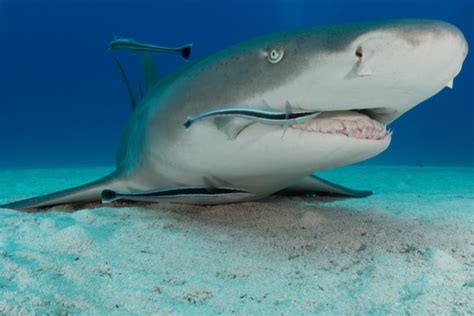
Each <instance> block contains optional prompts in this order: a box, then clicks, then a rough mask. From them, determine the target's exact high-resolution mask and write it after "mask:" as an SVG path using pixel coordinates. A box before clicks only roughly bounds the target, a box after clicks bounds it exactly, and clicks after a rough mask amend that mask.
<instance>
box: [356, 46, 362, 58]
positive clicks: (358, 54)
mask: <svg viewBox="0 0 474 316" xmlns="http://www.w3.org/2000/svg"><path fill="white" fill-rule="evenodd" d="M356 56H357V57H359V58H362V48H360V47H359V48H357V50H356Z"/></svg>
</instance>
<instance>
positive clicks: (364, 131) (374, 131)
mask: <svg viewBox="0 0 474 316" xmlns="http://www.w3.org/2000/svg"><path fill="white" fill-rule="evenodd" d="M377 124H378V123H377ZM371 125H373V124H371ZM379 125H380V127H381V128H378V127H375V126H370V125H369V126H366V127H362V128H351V129H348V128H347V127H345V128H343V129H337V128H334V129H330V128H327V126H326V127H324V128H321V126H319V125H318V124H313V125H304V124H303V125H293V126H292V128H294V129H299V130H302V131H307V132H315V133H321V134H330V135H344V136H347V137H350V138H357V139H367V140H381V139H384V138H386V137H387V136H389V135H392V131H390V130H387V129H386V126H385V125H381V124H379Z"/></svg>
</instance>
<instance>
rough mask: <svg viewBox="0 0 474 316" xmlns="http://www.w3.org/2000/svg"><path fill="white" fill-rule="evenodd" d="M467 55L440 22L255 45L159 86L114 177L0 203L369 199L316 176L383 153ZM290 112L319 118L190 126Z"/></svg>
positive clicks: (126, 140)
mask: <svg viewBox="0 0 474 316" xmlns="http://www.w3.org/2000/svg"><path fill="white" fill-rule="evenodd" d="M467 52H468V45H467V42H466V40H465V38H464V36H463V34H462V33H461V31H460V30H458V29H457V28H456V27H455V26H453V25H451V24H448V23H446V22H442V21H434V20H391V21H375V22H365V23H356V24H343V25H329V26H322V27H316V28H309V29H299V30H290V31H285V32H280V33H273V34H269V35H264V36H261V37H258V38H255V39H251V40H249V41H246V42H242V43H240V44H237V45H235V46H232V47H229V48H227V49H224V50H222V51H219V52H216V53H214V54H211V55H209V56H207V57H204V58H202V59H199V60H196V61H192V62H189V63H187V64H185V65H183V66H182V67H181V68H179V69H177V70H175V71H174V72H172V73H170V74H168V75H166V76H164V77H162V78H160V79H159V80H158V82H156V83H155V84H153V85H152V87H150V88H149V89H148V91H147V93H146V95H145V96H144V98H143V99H142V100H141V101H140V102H139V103H138V104H137V105H136V107H135V109H134V110H133V112H132V114H131V116H130V118H129V120H128V122H127V123H126V126H125V128H124V130H123V133H122V137H121V141H120V146H119V150H118V155H117V167H116V171H114V172H113V173H112V174H110V175H108V176H106V177H104V178H102V179H99V180H97V181H95V182H93V183H90V184H85V185H83V186H80V187H76V188H72V189H68V190H65V191H61V192H57V193H53V194H49V195H45V196H40V197H36V198H32V199H27V200H23V201H19V202H13V203H9V204H6V205H3V206H2V207H4V208H16V209H19V208H38V207H44V206H50V205H57V204H64V203H74V202H87V201H100V200H101V194H102V192H104V190H105V192H106V195H107V198H105V199H104V201H106V202H109V201H112V200H114V199H116V198H117V197H120V198H122V199H127V197H130V199H133V200H140V197H143V200H145V201H155V202H156V201H158V202H159V201H162V198H163V197H164V196H166V201H171V202H177V203H199V204H218V203H233V202H240V201H247V200H255V199H261V198H264V197H267V196H269V195H271V194H274V193H277V192H285V190H286V192H301V191H302V190H303V191H305V192H308V193H311V192H312V191H314V192H329V193H331V192H333V193H338V194H345V195H348V196H361V197H362V196H367V195H368V194H370V192H367V191H355V190H350V189H347V188H344V187H342V186H339V185H335V184H331V183H329V182H327V181H324V180H322V179H319V178H317V177H315V176H312V174H313V173H315V172H318V171H321V170H326V169H332V168H337V167H341V166H346V165H349V164H354V163H357V162H360V161H363V160H366V159H369V158H371V157H373V156H375V155H377V154H379V153H381V152H382V151H384V150H385V149H386V148H387V147H388V146H389V144H390V141H391V133H390V132H389V131H387V130H386V125H387V124H389V123H391V122H393V121H394V120H396V119H397V118H399V117H400V116H401V115H402V114H404V113H405V112H407V111H408V110H410V109H411V108H413V107H414V106H416V105H417V104H419V103H420V102H422V101H424V100H426V99H428V98H430V97H432V96H433V95H435V94H437V93H438V92H439V91H440V90H442V89H443V88H444V87H445V86H449V85H452V81H453V79H454V78H455V77H456V75H457V74H458V73H459V72H460V70H461V67H462V64H463V61H464V59H465V57H466V55H467ZM288 105H291V109H292V111H294V113H297V112H312V113H319V114H318V115H317V116H316V117H314V118H312V119H311V120H305V121H304V122H299V123H297V124H294V125H288V124H285V123H284V122H282V124H281V125H279V124H265V122H261V121H252V120H251V119H246V118H245V117H244V118H242V117H232V116H231V117H225V118H222V117H208V118H206V119H202V120H199V121H196V122H195V123H194V124H193V125H192V127H190V128H185V127H184V126H183V124H184V123H185V122H186V120H187V119H188V118H189V117H203V116H202V115H203V113H209V112H211V113H212V112H213V111H227V112H226V113H233V112H232V110H233V109H236V108H237V109H244V110H245V109H247V110H248V111H249V112H251V111H260V112H262V111H263V112H265V113H267V112H274V113H285V111H287V110H288ZM260 112H259V113H260ZM218 113H220V112H218ZM200 115H201V116H200ZM233 192H235V196H234V195H233ZM224 195H225V196H224ZM109 197H113V199H112V198H109Z"/></svg>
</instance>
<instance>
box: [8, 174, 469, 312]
mask: <svg viewBox="0 0 474 316" xmlns="http://www.w3.org/2000/svg"><path fill="white" fill-rule="evenodd" d="M109 170H110V168H69V169H34V170H33V169H23V170H1V171H0V203H1V202H7V201H11V200H16V199H19V198H25V197H30V196H33V195H36V194H43V193H47V192H50V191H54V190H58V189H62V188H65V187H68V186H71V185H76V184H80V183H84V182H87V181H89V180H93V179H95V178H96V177H100V176H102V175H104V174H106V173H107V172H108V171H109ZM319 175H321V176H322V177H323V178H326V179H328V180H331V181H334V182H337V183H340V184H343V185H347V186H350V187H353V188H359V189H371V190H373V191H374V195H373V196H371V197H368V198H364V199H334V198H308V197H289V198H288V197H271V198H268V199H266V200H264V201H259V202H252V203H243V204H232V205H223V206H212V207H211V206H208V207H203V206H185V205H160V204H150V205H143V204H115V205H113V206H102V205H100V204H94V205H85V206H84V209H80V210H76V209H75V207H74V206H71V205H65V206H58V207H54V208H52V209H50V210H48V211H47V212H43V213H25V212H18V211H13V210H6V209H0V314H31V313H33V312H35V313H37V314H45V313H50V314H70V313H71V314H77V313H87V314H102V315H104V314H110V313H115V314H157V315H164V314H178V315H189V314H231V313H237V314H254V315H260V314H272V315H274V314H284V315H293V314H312V313H318V314H387V313H388V314H413V315H423V314H437V315H440V314H472V313H473V312H474V168H434V167H424V168H422V167H403V166H399V167H398V166H397V167H395V166H393V167H374V166H355V167H348V168H343V169H339V170H334V171H330V172H325V173H322V174H319ZM73 210H74V212H71V211H73Z"/></svg>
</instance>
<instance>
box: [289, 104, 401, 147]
mask: <svg viewBox="0 0 474 316" xmlns="http://www.w3.org/2000/svg"><path fill="white" fill-rule="evenodd" d="M291 128H293V129H296V130H301V131H304V132H313V133H322V134H330V135H340V136H346V137H350V138H356V139H367V140H383V139H385V138H387V137H389V136H390V135H391V133H392V132H391V131H390V130H387V126H386V125H385V124H383V123H380V122H379V121H377V120H375V119H372V118H370V117H369V116H368V115H366V114H363V113H360V112H358V111H331V112H322V113H321V114H320V115H318V116H317V117H316V118H314V119H311V120H309V121H306V122H304V123H302V124H296V125H291Z"/></svg>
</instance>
